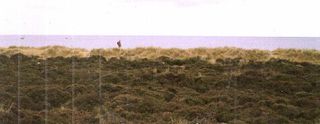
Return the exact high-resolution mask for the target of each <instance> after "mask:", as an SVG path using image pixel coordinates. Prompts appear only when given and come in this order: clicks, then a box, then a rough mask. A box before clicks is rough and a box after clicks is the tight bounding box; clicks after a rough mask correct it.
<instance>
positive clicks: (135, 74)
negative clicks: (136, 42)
mask: <svg viewBox="0 0 320 124" xmlns="http://www.w3.org/2000/svg"><path fill="white" fill-rule="evenodd" d="M148 49H150V50H148ZM144 50H146V51H148V52H146V51H144ZM157 50H158V51H161V52H163V53H161V52H160V53H161V54H160V53H157V52H156V51H157ZM171 50H172V51H175V52H173V53H175V54H173V53H171V54H169V53H166V52H169V51H170V50H164V49H155V48H138V49H133V50H132V51H130V50H124V51H123V53H121V54H122V55H123V56H122V57H119V58H118V57H113V58H112V57H110V56H111V55H116V53H112V52H115V51H117V49H111V50H109V51H104V52H101V53H103V54H102V55H104V56H107V59H106V58H104V57H102V56H93V55H92V56H90V57H51V58H48V59H47V60H46V62H47V65H48V66H47V74H48V78H47V79H48V101H47V102H46V101H45V90H44V89H45V85H44V79H45V70H44V68H45V64H44V61H45V60H43V59H40V58H37V57H29V56H25V55H23V54H14V55H11V56H9V57H8V56H4V55H0V123H4V124H13V123H16V120H17V116H18V114H17V112H18V107H17V99H18V96H17V91H18V89H17V80H18V74H17V70H18V68H19V70H20V73H19V74H20V76H19V77H20V91H21V94H20V100H21V114H20V117H21V123H23V124H38V123H44V121H45V114H44V113H45V106H48V109H49V110H48V111H49V112H48V119H47V121H48V123H49V124H56V123H60V124H67V123H71V119H72V117H71V115H72V112H73V113H74V115H75V116H74V117H75V118H74V119H75V122H76V123H83V124H90V123H98V122H99V118H100V119H101V120H100V121H102V122H104V123H107V124H118V123H128V124H131V123H132V124H136V123H139V124H140V123H141V124H150V123H158V124H195V123H201V124H215V123H231V124H242V123H249V124H270V123H272V124H291V123H299V124H300V123H306V124H309V123H319V122H320V99H319V98H320V82H319V81H320V65H318V64H313V63H309V62H292V61H291V60H290V61H289V60H286V59H278V58H268V59H265V57H264V56H263V55H266V56H268V55H269V54H268V53H270V52H268V51H259V50H242V49H234V48H217V49H212V51H217V50H221V51H224V52H220V53H224V55H228V54H230V56H228V58H225V57H222V58H218V59H216V60H215V62H214V63H210V62H208V61H207V60H206V59H205V58H203V56H202V57H193V56H190V57H183V58H184V59H182V58H181V59H173V58H180V57H182V56H180V55H182V54H183V55H185V54H187V53H188V54H190V55H207V56H205V57H213V56H214V55H218V53H219V52H216V53H215V52H213V53H214V54H213V53H212V51H211V52H208V51H209V50H207V49H193V50H194V51H193V50H192V49H191V50H179V49H171ZM228 50H230V51H228ZM133 51H135V53H136V54H137V55H141V56H137V55H133V58H136V59H130V56H129V55H128V54H131V52H133ZM150 51H152V52H150ZM172 51H171V52H172ZM188 51H189V52H188ZM239 51H242V52H239ZM109 52H110V53H109ZM154 52H155V54H153V53H154ZM246 52H250V53H251V52H252V53H256V54H254V56H252V57H253V58H254V57H256V58H255V59H257V58H259V57H261V58H260V59H257V60H259V61H257V60H251V59H253V58H251V59H250V61H247V59H243V58H234V59H231V58H233V57H238V55H243V56H245V55H248V54H245V53H246ZM273 52H275V51H273ZM278 52H279V51H278ZM295 52H297V53H299V52H300V54H311V53H309V52H307V53H304V52H303V51H299V50H294V51H293V52H291V53H290V52H289V53H286V54H284V53H283V54H281V56H287V57H289V58H290V57H292V56H290V55H293V53H295ZM2 53H5V52H2ZM92 53H96V51H94V50H93V51H92ZM280 53H281V52H280ZM162 54H164V55H166V56H170V57H172V58H169V57H165V56H162V57H158V58H156V56H155V55H162ZM317 54H319V52H318V51H313V52H312V54H311V55H312V57H310V58H313V57H319V56H317ZM6 55H7V54H6ZM146 56H147V58H148V57H149V58H152V59H143V58H145V57H146ZM150 56H153V57H154V58H153V57H150ZM140 57H141V58H140ZM229 57H230V58H229ZM269 57H270V56H269ZM18 58H20V61H18ZM139 58H140V59H139ZM262 58H264V59H262ZM301 58H303V59H306V60H307V61H313V62H317V61H318V60H314V59H309V58H308V57H304V56H301ZM307 58H308V59H307ZM260 60H263V61H260ZM297 60H299V61H300V59H298V58H297ZM73 61H74V69H72V67H73V66H72V63H73ZM294 61H296V60H294ZM18 62H19V63H20V65H19V66H18V64H17V63H18ZM99 70H101V71H99ZM72 72H73V74H74V75H73V74H72ZM72 75H73V76H72ZM72 77H73V79H74V82H75V83H74V84H72ZM100 81H101V82H100ZM99 82H100V83H101V90H100V88H99ZM72 88H74V96H73V97H72ZM99 91H101V99H100V96H99ZM72 98H74V109H72Z"/></svg>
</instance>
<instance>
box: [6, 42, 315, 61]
mask: <svg viewBox="0 0 320 124" xmlns="http://www.w3.org/2000/svg"><path fill="white" fill-rule="evenodd" d="M19 51H20V53H23V54H24V55H28V56H32V55H33V56H39V57H40V58H50V57H57V56H62V57H70V56H78V57H88V56H92V55H102V56H104V57H106V58H111V57H124V58H127V59H131V60H133V59H139V58H148V59H156V58H159V57H161V56H166V57H170V58H174V59H184V58H190V57H200V58H202V59H204V60H208V61H211V62H214V61H215V60H216V59H218V58H242V59H245V60H255V61H266V60H270V59H271V58H278V59H286V60H289V61H292V62H310V63H316V64H319V63H320V51H317V50H310V49H277V50H274V51H268V50H258V49H249V50H248V49H241V48H231V47H224V48H193V49H177V48H171V49H163V48H153V47H150V48H134V49H121V50H119V49H116V48H111V49H93V50H91V51H89V50H86V49H80V48H68V47H63V46H47V47H39V48H34V47H15V46H12V47H9V48H0V54H3V55H13V54H16V53H19Z"/></svg>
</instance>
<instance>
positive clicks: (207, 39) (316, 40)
mask: <svg viewBox="0 0 320 124" xmlns="http://www.w3.org/2000/svg"><path fill="white" fill-rule="evenodd" d="M118 40H121V43H122V46H123V48H136V47H162V48H183V49H185V48H197V47H207V48H213V47H239V48H245V49H264V50H274V49H277V48H298V49H317V50H320V37H229V36H228V37H212V36H77V35H48V36H44V35H25V36H20V35H5V36H1V35H0V47H9V46H32V47H41V46H48V45H60V46H67V47H76V48H85V49H93V48H115V47H117V45H116V42H117V41H118Z"/></svg>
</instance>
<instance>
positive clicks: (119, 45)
mask: <svg viewBox="0 0 320 124" xmlns="http://www.w3.org/2000/svg"><path fill="white" fill-rule="evenodd" d="M117 44H118V47H119V48H121V40H119V41H118V42H117Z"/></svg>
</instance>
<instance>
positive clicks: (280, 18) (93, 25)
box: [0, 0, 320, 36]
mask: <svg viewBox="0 0 320 124" xmlns="http://www.w3.org/2000/svg"><path fill="white" fill-rule="evenodd" d="M318 1H319V0H2V1H1V2H0V34H2V35H4V34H49V35H50V34H56V35H188V36H320V31H319V30H320V23H319V22H320V18H319V12H320V7H319V6H320V4H319V2H318Z"/></svg>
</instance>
